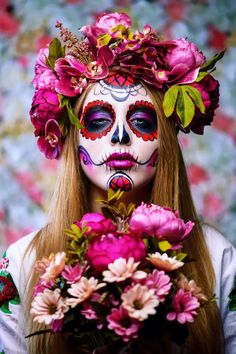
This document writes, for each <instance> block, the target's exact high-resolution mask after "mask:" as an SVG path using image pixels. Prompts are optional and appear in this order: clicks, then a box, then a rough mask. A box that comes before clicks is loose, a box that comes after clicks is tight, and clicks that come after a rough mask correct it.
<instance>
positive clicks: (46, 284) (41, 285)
mask: <svg viewBox="0 0 236 354" xmlns="http://www.w3.org/2000/svg"><path fill="white" fill-rule="evenodd" d="M53 285H54V281H53V280H50V281H46V280H45V279H39V281H38V283H37V284H36V285H35V287H34V292H33V296H34V297H35V296H36V295H38V294H39V293H43V291H44V290H45V289H51V288H52V286H53Z"/></svg>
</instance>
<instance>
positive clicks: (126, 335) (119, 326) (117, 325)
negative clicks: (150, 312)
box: [107, 306, 142, 342]
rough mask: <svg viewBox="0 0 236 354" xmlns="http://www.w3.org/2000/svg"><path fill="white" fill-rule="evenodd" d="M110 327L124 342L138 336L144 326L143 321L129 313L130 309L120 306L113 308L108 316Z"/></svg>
mask: <svg viewBox="0 0 236 354" xmlns="http://www.w3.org/2000/svg"><path fill="white" fill-rule="evenodd" d="M107 321H108V323H109V324H108V328H109V329H111V330H113V331H114V332H115V333H116V334H118V336H120V337H122V339H123V341H124V342H129V341H130V340H131V339H134V338H137V337H138V332H139V330H140V328H142V323H141V322H140V321H138V320H136V319H135V318H131V317H129V315H128V311H127V310H126V309H124V308H123V307H122V306H120V308H119V309H116V308H113V309H112V310H111V313H110V315H108V316H107Z"/></svg>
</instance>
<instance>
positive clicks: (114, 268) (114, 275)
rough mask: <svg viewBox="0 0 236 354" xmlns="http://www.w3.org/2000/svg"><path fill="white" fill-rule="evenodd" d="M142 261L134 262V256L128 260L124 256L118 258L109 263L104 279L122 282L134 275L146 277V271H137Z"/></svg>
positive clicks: (111, 281) (109, 281) (110, 281)
mask: <svg viewBox="0 0 236 354" xmlns="http://www.w3.org/2000/svg"><path fill="white" fill-rule="evenodd" d="M139 263H140V262H134V258H133V257H130V258H129V259H128V260H126V259H124V258H117V259H116V260H115V261H114V262H113V263H110V264H109V265H108V269H109V270H104V271H103V273H102V275H103V280H104V281H106V282H108V283H113V282H120V281H124V280H125V279H128V278H130V277H132V276H134V277H135V275H136V277H135V278H136V279H137V277H141V278H142V277H144V278H145V277H146V273H145V272H143V271H136V269H137V267H138V265H139Z"/></svg>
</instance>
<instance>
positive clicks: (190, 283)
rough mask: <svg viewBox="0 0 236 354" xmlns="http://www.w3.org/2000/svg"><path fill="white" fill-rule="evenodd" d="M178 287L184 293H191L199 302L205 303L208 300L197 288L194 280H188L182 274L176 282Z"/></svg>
mask: <svg viewBox="0 0 236 354" xmlns="http://www.w3.org/2000/svg"><path fill="white" fill-rule="evenodd" d="M178 286H179V287H180V288H182V289H184V290H185V291H191V293H192V294H193V295H194V296H196V298H197V299H198V300H199V301H200V302H206V301H207V300H208V299H207V297H206V295H204V294H203V293H202V289H201V288H200V287H199V286H197V284H196V283H195V281H194V280H188V279H187V278H186V277H185V276H184V275H183V274H180V279H179V281H178Z"/></svg>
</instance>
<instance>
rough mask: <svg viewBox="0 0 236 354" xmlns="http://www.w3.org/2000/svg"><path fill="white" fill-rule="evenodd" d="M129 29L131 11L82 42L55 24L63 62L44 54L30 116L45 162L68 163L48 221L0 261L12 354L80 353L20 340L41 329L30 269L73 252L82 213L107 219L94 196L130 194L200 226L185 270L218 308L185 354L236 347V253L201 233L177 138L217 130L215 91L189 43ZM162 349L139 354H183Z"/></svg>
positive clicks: (208, 313) (53, 342)
mask: <svg viewBox="0 0 236 354" xmlns="http://www.w3.org/2000/svg"><path fill="white" fill-rule="evenodd" d="M130 25H131V23H130V19H129V17H128V16H127V15H125V14H117V13H115V14H107V15H103V16H102V17H100V18H99V19H98V20H97V22H96V24H95V26H86V27H84V28H82V29H81V32H82V33H83V34H84V36H85V40H83V41H78V39H77V38H76V37H75V36H74V35H72V34H71V33H70V32H69V31H68V30H66V29H64V28H63V26H62V25H61V24H60V23H58V24H57V26H58V27H59V28H60V31H61V38H62V40H63V41H64V43H65V45H66V55H65V56H64V53H63V51H64V49H63V48H62V47H61V45H60V44H59V43H58V41H53V43H52V44H51V45H50V47H49V50H48V49H46V50H43V51H41V53H40V54H39V57H38V60H37V63H36V76H35V79H34V86H35V88H36V93H35V96H34V99H33V104H32V109H31V120H32V123H33V124H34V126H35V129H36V130H35V135H36V136H38V137H39V138H38V146H39V148H40V150H41V151H42V152H43V153H44V154H45V156H46V157H48V158H59V157H60V156H62V165H61V171H60V175H59V177H58V183H57V186H56V188H55V192H54V198H53V200H52V203H51V213H50V215H51V218H50V222H49V224H48V225H47V226H46V227H45V228H43V229H42V230H40V231H39V232H38V233H33V234H30V235H28V236H26V237H25V238H23V239H21V240H20V241H18V242H17V243H15V244H13V245H12V246H11V247H10V248H9V249H8V251H7V255H6V257H5V258H4V261H2V267H3V268H4V272H5V273H4V274H2V278H1V281H2V284H4V285H5V289H6V285H7V284H8V292H7V293H6V292H5V294H4V293H3V292H2V294H1V298H0V299H1V300H2V301H1V304H2V306H1V314H0V316H1V317H0V321H1V322H0V325H1V332H0V340H1V341H2V346H3V350H4V353H5V354H10V353H11V354H12V353H16V354H23V353H24V354H25V353H30V354H33V353H35V354H36V353H37V354H39V353H78V352H80V351H79V350H78V349H74V348H73V343H71V340H69V341H66V339H65V338H64V337H62V336H60V335H56V334H54V335H45V334H44V335H38V336H33V337H30V338H29V339H28V342H27V340H26V339H25V338H24V336H25V335H27V334H29V333H33V332H35V331H38V330H41V329H43V327H42V326H41V325H38V324H36V323H35V322H33V321H32V319H31V318H28V314H29V311H30V304H31V301H32V293H33V288H34V285H35V284H36V282H37V275H35V274H34V273H33V272H32V271H31V269H32V267H33V264H34V262H35V260H36V259H41V258H43V257H44V256H45V255H48V254H50V253H51V252H54V253H55V252H57V251H58V250H65V249H66V241H67V239H66V236H65V235H64V229H65V228H68V227H69V226H70V224H71V223H72V222H74V220H78V219H80V218H81V217H82V215H83V214H84V213H86V212H88V211H99V210H100V209H99V206H98V204H97V203H96V199H97V198H98V197H103V198H104V196H105V195H106V191H107V189H108V188H112V189H113V190H117V189H119V188H120V189H122V190H124V191H125V193H124V198H123V199H124V201H126V202H129V201H133V202H135V203H136V204H139V203H140V202H141V201H146V202H152V203H155V204H158V205H161V206H168V207H170V208H172V209H173V210H179V212H180V216H181V217H182V218H183V219H185V220H192V221H194V222H195V227H194V229H193V231H192V235H191V237H190V239H189V240H188V241H187V242H185V243H186V245H185V251H186V252H187V253H188V254H189V255H190V257H191V258H193V259H197V262H191V263H189V264H188V265H187V266H186V265H185V269H184V270H183V273H184V274H185V275H186V276H190V277H191V278H193V279H195V280H196V282H197V284H198V285H199V286H200V287H201V288H202V289H204V292H205V294H206V296H207V297H208V298H211V297H212V295H213V294H214V293H216V296H217V304H216V303H215V302H212V303H211V304H210V305H209V306H207V307H203V308H202V309H201V311H200V313H199V316H198V317H197V319H196V321H195V322H194V323H193V324H191V326H189V336H188V339H187V341H186V343H185V344H184V346H183V348H181V350H182V352H183V353H191V354H194V353H204V354H213V353H214V354H220V353H224V350H225V351H226V353H227V354H233V352H234V350H235V348H236V326H235V324H236V323H235V322H236V319H235V312H233V311H231V312H230V311H229V307H228V305H229V299H228V296H229V293H230V291H231V289H232V288H233V280H234V275H235V272H236V264H235V258H234V256H235V250H234V248H233V246H232V245H230V244H229V242H228V241H226V240H224V238H223V237H222V236H221V235H220V234H218V233H217V232H216V231H215V230H213V229H211V228H208V227H204V228H203V229H202V228H201V225H200V223H199V222H198V219H197V216H196V212H195V209H194V206H193V202H192V199H191V194H190V190H189V185H188V180H187V176H186V171H185V165H184V162H183V158H182V154H181V151H180V148H179V145H178V140H177V133H178V129H182V130H183V131H185V132H190V130H192V131H193V132H196V133H203V127H204V125H209V124H210V123H211V121H212V119H213V116H214V110H215V108H216V107H217V105H218V83H217V81H216V80H214V79H213V77H212V76H211V75H210V74H209V73H208V69H211V68H212V67H211V68H209V66H207V65H206V63H205V57H204V56H203V54H202V53H201V52H199V51H198V50H197V48H196V47H195V46H194V45H193V44H192V43H190V42H188V41H187V40H185V39H180V40H177V41H166V42H161V41H160V40H159V38H158V37H157V35H156V33H155V32H153V31H152V30H151V28H150V27H149V26H146V27H145V28H144V31H143V32H137V33H136V34H131V32H130V30H129V27H130ZM55 49H56V51H55ZM55 53H56V54H55ZM215 61H216V60H215ZM213 66H214V63H213ZM200 68H201V71H200ZM58 93H59V94H60V106H59V101H58ZM72 107H74V108H73V110H72ZM163 109H164V110H163ZM65 113H67V115H66V114H65ZM166 116H170V118H168V119H167V118H166ZM65 117H67V118H65ZM79 122H80V123H82V127H81V125H80V124H79ZM10 276H11V277H12V278H13V280H14V283H15V285H16V288H17V290H18V292H19V295H20V299H21V306H19V305H18V304H17V300H18V298H17V293H16V289H15V288H14V287H13V286H12V283H11V281H10ZM6 277H8V278H6ZM6 279H8V280H9V283H7V281H6ZM4 281H5V283H4ZM26 287H27V291H26V292H25V288H26ZM3 288H4V287H3ZM22 309H23V311H22ZM219 310H220V311H219ZM22 313H23V314H24V315H23V316H22ZM220 315H221V316H220ZM222 327H223V328H222ZM223 337H224V338H225V340H224V339H223ZM138 343H139V342H138ZM158 345H159V344H158V343H151V344H150V343H148V342H145V341H144V343H139V344H138V346H136V347H134V348H133V351H134V353H139V352H140V353H149V352H150V353H156V352H157V351H158V353H161V352H165V353H179V352H180V349H179V348H173V346H172V344H171V343H167V348H165V349H163V348H162V349H159V348H158ZM27 346H28V348H27ZM104 352H105V349H104Z"/></svg>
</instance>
